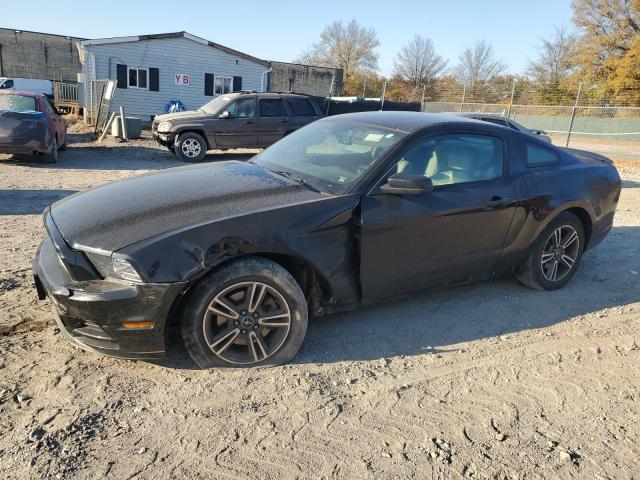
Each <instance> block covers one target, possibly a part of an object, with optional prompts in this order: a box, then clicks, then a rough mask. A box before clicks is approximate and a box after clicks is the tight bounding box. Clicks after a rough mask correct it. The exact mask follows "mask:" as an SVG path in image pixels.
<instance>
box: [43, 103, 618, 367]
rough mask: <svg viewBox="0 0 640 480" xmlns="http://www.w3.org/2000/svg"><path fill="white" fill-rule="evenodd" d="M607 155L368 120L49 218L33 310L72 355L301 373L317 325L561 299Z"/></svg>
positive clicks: (97, 191)
mask: <svg viewBox="0 0 640 480" xmlns="http://www.w3.org/2000/svg"><path fill="white" fill-rule="evenodd" d="M620 187H621V184H620V177H619V176H618V173H617V171H616V169H615V167H614V166H613V165H612V164H611V162H610V161H609V160H608V159H606V158H604V157H601V156H599V155H596V154H592V153H587V152H582V151H575V150H568V149H562V148H558V147H554V146H552V145H550V144H549V143H547V142H545V141H543V140H541V139H539V138H537V137H536V136H533V135H529V134H526V133H523V132H519V131H516V130H513V129H508V128H505V127H501V126H497V125H493V124H490V123H486V122H480V121H477V120H470V119H464V118H460V117H455V116H446V115H444V116H443V115H430V114H423V113H400V112H370V113H359V114H350V115H342V116H336V117H331V118H327V119H323V120H319V121H317V122H314V123H312V124H310V125H308V126H306V127H304V128H302V129H300V130H298V131H297V132H294V133H292V134H291V135H289V136H287V137H286V138H284V139H283V140H281V141H279V142H277V143H276V144H274V145H273V146H271V147H270V148H268V149H266V150H265V151H264V152H262V153H261V154H259V155H257V156H256V157H254V158H253V159H252V160H251V161H248V162H237V161H228V162H219V163H208V164H196V165H191V166H186V167H180V168H175V169H170V170H164V171H160V172H157V173H151V174H148V175H143V176H140V177H136V178H131V179H126V180H122V181H119V182H115V183H111V184H107V185H104V186H100V187H98V188H94V189H92V190H89V191H87V192H84V193H80V194H76V195H73V196H70V197H68V198H66V199H64V200H61V201H59V202H58V203H56V204H54V205H53V206H51V207H50V208H47V210H46V211H45V213H44V221H45V225H46V229H47V232H48V235H47V236H46V237H45V238H44V240H43V242H42V244H41V245H40V248H39V249H38V252H37V255H36V258H35V261H34V274H35V281H36V287H37V289H38V293H39V296H40V298H45V297H46V296H48V297H49V298H50V300H51V301H52V302H53V304H54V305H55V309H56V311H57V318H58V322H59V326H60V328H61V329H62V331H63V332H64V333H65V334H66V335H67V337H68V338H69V339H70V340H71V341H72V342H73V343H74V344H76V345H78V346H80V347H83V348H85V349H88V350H93V351H98V352H101V353H105V354H109V355H114V356H119V357H125V358H150V357H158V356H161V355H163V354H164V352H165V343H166V335H167V331H168V329H167V326H168V324H169V323H170V322H179V324H180V329H181V331H182V336H183V339H184V342H185V345H186V347H187V350H188V351H189V353H190V355H191V356H192V357H193V359H194V360H195V362H196V363H197V364H198V365H199V366H201V367H204V368H209V367H215V366H230V367H233V366H253V365H265V364H281V363H285V362H288V361H290V360H291V359H292V358H293V357H294V355H295V354H296V352H297V351H298V349H299V347H300V345H301V343H302V341H303V339H304V336H305V332H306V329H307V319H308V317H309V316H313V315H318V314H321V313H325V312H330V311H336V310H342V309H349V308H354V307H357V306H358V305H361V304H363V303H368V302H373V301H376V300H379V299H381V298H384V297H389V296H393V295H397V294H400V293H404V292H409V291H414V290H418V289H423V288H425V287H430V286H435V285H445V284H452V283H458V282H468V281H473V280H478V279H482V278H487V277H490V276H493V275H499V274H502V273H505V272H515V276H516V277H517V278H518V280H520V282H522V283H523V284H525V285H527V286H529V287H532V288H536V289H539V290H553V289H557V288H560V287H562V286H563V285H564V284H566V283H567V282H568V281H569V280H570V279H571V277H572V276H573V275H574V274H575V272H576V269H577V268H578V265H579V264H580V259H581V257H582V254H583V253H584V252H585V251H586V250H588V249H590V248H592V247H594V246H595V245H597V244H598V243H600V242H601V241H602V240H603V238H604V237H605V236H606V235H607V233H608V232H609V230H610V229H611V227H612V223H613V217H614V212H615V208H616V205H617V202H618V197H619V195H620Z"/></svg>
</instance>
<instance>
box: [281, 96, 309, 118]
mask: <svg viewBox="0 0 640 480" xmlns="http://www.w3.org/2000/svg"><path fill="white" fill-rule="evenodd" d="M287 102H289V107H291V111H292V112H293V114H294V115H295V116H296V117H313V116H314V115H315V114H316V112H315V110H314V109H313V105H311V102H310V101H309V100H308V99H306V98H289V99H287Z"/></svg>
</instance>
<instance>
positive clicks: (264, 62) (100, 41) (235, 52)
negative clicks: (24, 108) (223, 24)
mask: <svg viewBox="0 0 640 480" xmlns="http://www.w3.org/2000/svg"><path fill="white" fill-rule="evenodd" d="M165 38H186V39H188V40H192V41H194V42H197V43H200V44H202V45H207V46H209V47H212V48H215V49H217V50H222V51H223V52H226V53H228V54H230V55H235V56H236V57H240V58H244V59H245V60H249V61H251V62H254V63H259V64H261V65H264V66H267V67H268V66H269V65H270V62H268V61H267V60H262V59H260V58H257V57H254V56H251V55H248V54H246V53H242V52H239V51H238V50H234V49H232V48H229V47H225V46H224V45H220V44H219V43H214V42H210V41H209V40H206V39H204V38H200V37H197V36H195V35H191V34H190V33H188V32H184V31H183V32H173V33H156V34H152V35H135V36H129V37H111V38H96V39H93V40H83V41H81V42H80V44H81V45H82V46H85V45H105V44H111V43H127V42H138V41H143V40H160V39H165Z"/></svg>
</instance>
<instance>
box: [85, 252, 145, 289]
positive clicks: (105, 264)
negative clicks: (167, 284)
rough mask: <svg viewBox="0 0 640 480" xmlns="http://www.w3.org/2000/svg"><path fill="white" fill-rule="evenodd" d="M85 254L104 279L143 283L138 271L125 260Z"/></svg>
mask: <svg viewBox="0 0 640 480" xmlns="http://www.w3.org/2000/svg"><path fill="white" fill-rule="evenodd" d="M84 253H85V255H86V256H87V258H88V259H89V260H90V261H91V263H92V264H93V266H94V267H96V270H98V273H100V275H101V276H102V277H104V278H107V277H112V278H113V277H115V278H119V279H121V280H127V281H129V282H138V283H140V282H142V279H141V278H140V275H139V274H138V272H137V271H136V269H135V268H133V265H131V264H130V263H129V262H128V261H127V260H126V259H125V258H122V257H119V256H116V255H109V254H103V253H96V252H84Z"/></svg>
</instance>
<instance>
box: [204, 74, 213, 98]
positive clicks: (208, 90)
mask: <svg viewBox="0 0 640 480" xmlns="http://www.w3.org/2000/svg"><path fill="white" fill-rule="evenodd" d="M204 94H205V96H207V97H213V73H205V74H204Z"/></svg>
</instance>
